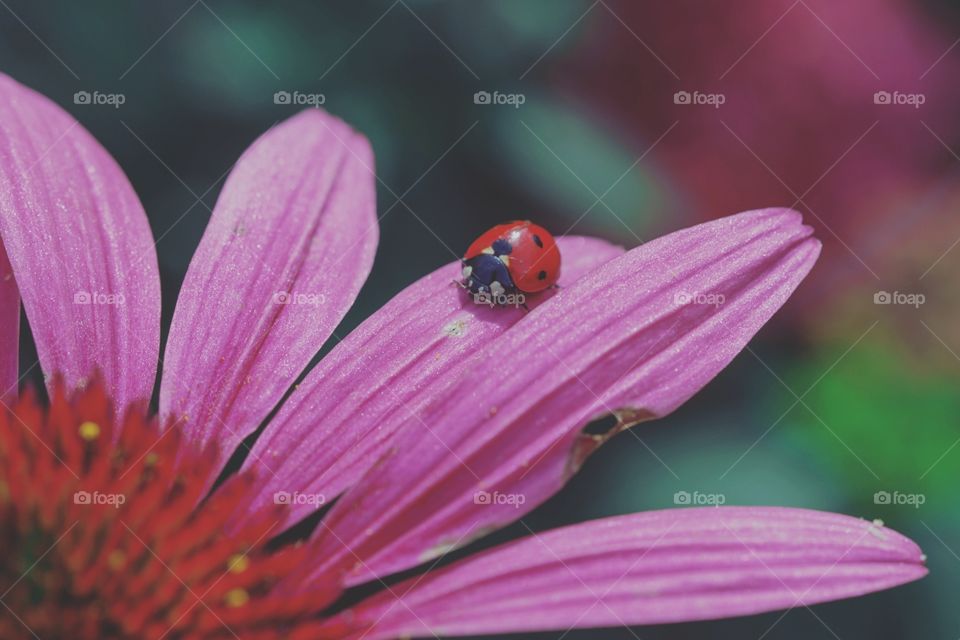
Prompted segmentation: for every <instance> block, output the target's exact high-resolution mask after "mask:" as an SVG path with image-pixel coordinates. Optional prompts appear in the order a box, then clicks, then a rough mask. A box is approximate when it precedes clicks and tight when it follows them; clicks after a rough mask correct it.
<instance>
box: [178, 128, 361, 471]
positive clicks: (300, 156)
mask: <svg viewBox="0 0 960 640" xmlns="http://www.w3.org/2000/svg"><path fill="white" fill-rule="evenodd" d="M375 196H376V194H375V189H374V173H373V152H372V150H371V149H370V146H369V144H368V143H367V141H366V139H365V138H363V137H362V136H360V135H359V134H357V133H355V132H354V131H352V130H351V129H350V128H349V127H348V126H347V125H346V124H345V123H344V122H342V121H340V120H338V119H337V118H334V117H333V116H330V115H328V114H326V113H325V112H323V111H321V110H319V109H311V110H308V111H304V112H302V113H300V114H298V115H296V116H294V117H293V118H290V119H289V120H287V121H285V122H283V123H281V124H279V125H277V126H276V127H274V128H273V129H271V130H270V131H268V132H267V133H265V134H264V135H262V136H261V137H260V138H259V139H258V140H257V141H256V142H254V143H253V145H252V146H251V147H250V148H249V149H247V151H246V152H245V153H244V154H243V156H241V158H240V160H239V161H238V162H237V165H236V166H235V167H234V169H233V171H232V172H231V174H230V176H229V178H227V181H226V184H225V185H224V187H223V191H222V192H221V194H220V197H219V199H218V200H217V204H216V207H215V208H214V212H213V217H212V218H211V219H210V223H209V225H208V226H207V230H206V232H205V233H204V236H203V239H202V240H201V242H200V246H199V248H198V249H197V252H196V254H195V255H194V257H193V260H192V262H191V263H190V268H189V270H188V271H187V275H186V278H185V279H184V282H183V287H182V289H181V291H180V298H179V300H178V301H177V308H176V311H175V312H174V316H173V323H172V326H171V328H170V337H169V341H168V343H167V349H166V354H165V359H164V364H163V378H162V382H161V387H160V409H161V412H162V413H163V414H167V413H168V412H169V413H172V414H174V416H175V417H176V418H178V419H179V420H180V421H181V423H182V424H184V425H185V427H184V429H185V430H186V432H187V433H188V434H189V435H190V436H191V437H193V438H194V439H195V440H196V441H197V442H198V444H202V443H205V442H207V441H209V440H211V439H213V438H214V437H216V439H217V441H218V444H219V447H220V451H221V454H222V455H223V456H229V454H230V453H231V452H232V451H233V450H234V449H235V448H236V446H237V445H238V444H239V443H240V441H241V440H242V439H243V437H244V436H246V435H247V434H248V433H250V432H251V431H253V430H254V429H255V428H256V427H257V426H258V424H259V423H260V422H261V421H262V420H263V419H264V418H265V417H266V415H267V414H268V413H269V412H270V410H271V409H273V407H274V406H275V405H276V404H277V402H278V401H279V400H280V398H281V397H282V395H283V394H284V392H285V391H286V390H287V389H288V388H289V387H290V385H291V384H292V383H293V381H294V380H295V379H296V377H297V376H298V375H299V374H300V373H301V372H302V371H303V370H304V368H306V366H307V364H308V363H309V361H310V359H311V358H312V357H313V356H314V355H315V354H316V352H317V351H318V350H319V349H320V347H321V346H322V345H323V343H324V342H325V341H326V339H327V338H328V337H329V336H330V333H331V332H332V331H333V329H334V328H335V327H336V325H337V324H338V323H339V322H340V320H341V318H342V317H343V315H344V313H346V311H347V309H348V308H349V307H350V305H351V304H353V301H354V299H355V298H356V295H357V292H358V291H359V290H360V287H361V286H362V284H363V282H364V280H365V279H366V277H367V274H368V273H369V272H370V267H371V266H372V264H373V255H374V252H375V250H376V245H377V236H378V229H377V219H376V208H375V206H376V205H375Z"/></svg>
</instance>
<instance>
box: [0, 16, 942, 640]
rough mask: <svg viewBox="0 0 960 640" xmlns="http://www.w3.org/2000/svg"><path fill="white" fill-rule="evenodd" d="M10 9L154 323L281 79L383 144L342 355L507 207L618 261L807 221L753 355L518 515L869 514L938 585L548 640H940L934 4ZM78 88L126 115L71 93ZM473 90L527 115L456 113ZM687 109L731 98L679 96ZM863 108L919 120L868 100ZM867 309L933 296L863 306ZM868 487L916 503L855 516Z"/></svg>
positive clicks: (14, 41) (27, 74) (5, 21)
mask: <svg viewBox="0 0 960 640" xmlns="http://www.w3.org/2000/svg"><path fill="white" fill-rule="evenodd" d="M0 5H2V6H0V59H2V71H4V72H6V73H8V74H10V75H12V76H14V77H15V78H16V79H18V80H20V81H21V82H23V83H25V84H28V85H30V86H32V87H33V88H35V89H37V90H39V91H41V92H42V93H44V94H46V95H48V96H50V97H51V98H52V99H53V100H55V101H57V102H58V103H59V104H61V105H63V106H64V107H65V108H66V109H67V110H69V111H70V112H71V113H72V114H74V115H75V116H76V117H77V118H78V119H79V120H80V121H81V122H82V123H83V124H84V126H86V127H87V128H88V129H90V131H91V132H92V133H93V134H94V135H95V136H96V137H97V139H99V140H100V141H101V142H102V143H103V144H104V145H105V146H106V148H107V149H108V150H109V151H110V152H111V153H112V154H113V155H114V156H115V157H116V158H117V160H118V161H119V163H120V164H121V166H122V167H123V168H124V170H125V171H126V173H127V175H128V176H129V177H130V180H131V181H132V183H133V185H134V187H135V188H136V190H137V193H138V194H139V195H140V197H141V199H142V201H143V203H144V206H145V208H146V210H147V214H148V215H149V217H150V223H151V225H152V228H153V232H154V235H155V237H156V238H158V240H159V241H158V245H157V250H158V254H159V260H160V269H161V278H162V283H163V294H164V331H166V329H167V327H168V325H169V320H170V316H171V314H172V311H173V305H174V302H175V300H176V294H177V291H178V289H179V286H180V282H181V280H182V278H183V275H184V273H185V270H186V268H187V265H188V264H189V261H190V257H191V255H192V252H193V250H194V248H195V247H196V245H197V243H198V242H199V240H200V237H201V235H202V233H203V230H204V227H205V225H206V223H207V220H208V219H209V216H210V209H211V207H212V206H213V204H214V202H215V199H216V196H217V194H218V192H219V190H220V187H221V186H222V182H223V178H224V177H225V175H226V173H227V172H228V170H229V169H230V167H231V165H232V163H233V162H234V161H235V160H236V158H237V157H238V156H239V154H240V153H241V152H242V151H243V149H244V148H245V147H246V146H247V145H249V144H250V142H252V141H253V140H254V139H255V137H256V136H258V135H259V134H260V133H262V132H263V131H265V130H266V129H268V128H269V127H270V126H271V125H272V124H274V123H275V122H277V121H278V120H281V119H283V118H286V117H288V116H290V115H292V114H293V113H294V112H295V111H296V110H297V109H298V108H299V107H295V106H291V105H282V104H280V105H278V104H275V102H274V94H275V92H277V91H287V92H290V93H293V92H300V93H302V94H322V95H323V97H324V100H325V103H324V106H325V108H326V109H328V110H329V111H331V112H333V113H335V114H337V115H339V116H340V117H342V118H344V119H345V120H347V121H348V122H350V123H351V124H352V125H353V126H355V127H356V128H357V129H359V130H360V131H362V132H364V133H365V134H366V135H367V136H368V137H369V138H370V140H371V142H372V144H373V147H374V149H375V152H376V155H377V167H378V174H379V178H380V180H381V183H380V184H379V187H378V212H379V213H380V214H381V215H382V216H383V219H382V220H381V238H382V240H381V244H380V248H379V251H378V255H377V261H376V264H375V267H374V270H373V274H372V276H371V278H370V280H369V282H368V284H367V286H366V288H365V289H364V290H363V292H362V293H361V295H360V298H359V300H358V302H357V304H356V306H355V308H354V309H353V310H352V311H351V313H350V314H349V316H348V317H347V319H346V320H345V322H344V326H342V327H341V328H340V329H338V330H337V333H338V334H339V335H344V334H345V333H346V332H347V331H348V330H349V329H350V328H352V327H353V326H355V325H356V324H357V323H358V322H359V321H360V320H362V319H363V318H364V317H366V316H367V315H369V314H370V313H372V312H373V311H374V310H375V309H377V308H378V307H379V306H380V305H382V304H383V303H384V302H385V301H386V300H388V299H389V298H390V297H391V296H392V295H393V294H395V293H396V292H398V291H399V290H400V289H402V288H403V287H404V286H406V285H407V284H409V283H410V282H412V281H413V280H414V279H416V278H418V277H419V276H421V275H423V274H424V273H426V272H428V271H430V270H432V269H434V268H436V267H437V266H439V265H440V264H442V263H444V262H447V261H449V260H452V259H454V258H456V257H458V255H459V253H460V252H462V250H463V249H464V248H465V247H466V246H467V244H468V243H469V242H470V241H471V240H472V239H473V237H475V236H476V235H478V234H479V233H480V232H482V231H483V230H485V229H486V228H487V227H489V226H491V225H493V224H495V223H498V222H501V221H503V220H505V219H511V218H515V217H532V218H534V219H536V220H537V221H539V222H541V223H542V224H544V225H546V226H548V227H550V228H552V229H554V230H555V231H556V232H557V233H562V232H564V231H568V230H569V231H568V232H570V233H578V234H593V235H599V236H602V237H605V238H607V239H609V240H611V241H615V242H618V243H620V244H623V245H625V246H627V247H633V246H636V245H637V244H639V243H640V242H642V241H643V240H646V239H649V238H652V237H654V236H656V235H658V234H661V233H664V232H668V231H671V230H675V229H678V228H680V227H683V226H687V225H689V224H692V223H696V222H698V221H702V220H708V219H712V218H715V217H718V216H721V215H726V214H730V213H734V212H736V211H739V210H743V209H751V208H758V207H763V206H770V205H783V206H794V207H796V208H798V209H800V210H801V211H803V212H804V213H805V215H806V217H807V220H808V222H809V223H810V224H812V225H813V226H814V227H815V228H816V229H817V234H818V236H819V237H820V238H821V239H822V240H823V241H824V245H825V246H824V253H823V257H822V258H821V261H820V263H819V264H818V265H817V267H816V268H815V269H814V271H813V272H812V274H811V275H810V277H809V278H808V279H807V281H806V282H805V283H804V284H803V285H802V287H801V289H800V290H799V291H798V292H797V294H796V296H795V297H794V298H793V299H792V300H791V302H790V303H789V304H788V305H787V306H786V307H785V308H784V309H783V311H781V312H780V314H779V315H778V316H777V317H776V318H775V320H774V321H773V322H772V323H771V324H770V325H769V326H768V327H767V328H765V329H764V330H763V331H762V332H761V334H760V335H759V336H758V338H757V339H756V340H755V341H754V343H753V344H752V347H751V349H752V351H751V352H750V353H747V352H745V353H744V354H743V355H741V356H740V357H739V358H738V359H737V360H736V361H735V362H734V363H733V365H731V367H730V368H729V369H728V370H726V371H725V372H724V373H723V374H722V375H721V376H720V377H719V378H718V379H717V380H716V381H715V382H713V383H712V384H711V385H710V386H709V387H708V388H707V389H706V390H705V391H704V392H703V393H701V394H700V395H699V396H697V397H696V398H695V399H694V400H692V401H691V402H689V403H688V404H687V405H686V406H685V407H683V408H682V409H680V410H679V411H677V412H676V413H675V414H674V415H672V416H670V417H668V418H666V419H663V420H660V421H657V422H654V423H650V424H645V425H641V426H639V427H637V428H636V429H635V430H634V431H633V432H631V433H629V434H624V435H621V436H620V437H619V438H618V439H617V440H616V444H614V445H608V446H607V447H605V448H604V449H602V450H601V451H600V452H599V453H597V454H596V455H595V456H594V457H593V458H591V459H590V460H589V462H588V463H587V464H586V466H585V468H584V469H583V471H582V472H581V473H580V474H579V475H578V476H577V477H576V478H575V479H574V480H573V481H572V482H571V483H570V485H569V486H568V488H567V489H565V490H564V491H563V492H561V494H559V495H558V496H556V497H555V498H554V499H553V500H551V501H550V502H549V503H548V504H547V505H544V506H543V507H542V508H540V509H538V510H537V511H535V512H534V513H532V514H531V515H530V516H529V517H527V518H525V522H526V523H527V525H529V526H530V527H531V528H532V529H534V530H540V529H544V528H548V527H552V526H556V525H559V524H566V523H573V522H578V521H581V520H583V519H586V518H592V517H599V516H606V515H613V514H619V513H628V512H633V511H638V510H645V509H657V508H670V507H673V506H674V493H675V492H677V491H690V492H693V491H700V492H703V493H716V494H721V495H722V496H723V497H724V499H725V500H726V503H727V504H777V505H790V506H804V507H813V508H819V509H825V510H830V511H838V512H843V513H848V514H851V515H857V516H862V517H866V518H871V519H872V518H876V517H879V518H883V519H884V521H885V522H886V523H887V524H888V525H890V526H892V527H894V528H896V529H898V530H900V531H902V532H904V533H906V534H907V535H909V536H910V537H912V538H913V539H915V540H917V541H918V542H919V544H920V545H921V546H922V547H923V548H924V550H925V552H926V553H927V554H928V564H929V567H930V570H931V574H930V576H928V577H927V578H925V579H924V580H922V581H920V582H919V583H915V584H911V585H907V586H905V587H901V588H898V589H895V590H893V591H890V592H886V593H881V594H877V595H873V596H868V597H865V598H861V599H858V600H850V601H845V602H839V603H833V604H827V605H821V606H817V607H813V608H812V610H806V609H803V608H801V609H799V610H795V611H791V612H789V613H787V614H786V615H783V614H781V613H774V614H768V615H761V616H754V617H751V618H745V619H739V620H731V621H718V622H711V623H698V624H678V625H669V626H662V627H653V628H649V627H647V628H636V629H633V630H628V629H615V630H608V631H603V632H595V631H586V632H570V633H567V634H563V635H562V636H561V634H559V633H546V634H543V637H544V638H557V637H568V638H600V637H603V638H633V637H640V638H701V637H717V636H724V637H736V638H758V639H759V638H771V639H772V638H810V637H823V638H831V637H833V638H842V639H844V640H847V639H854V638H870V639H871V640H877V639H879V638H903V637H910V638H956V637H958V636H960V616H958V614H957V608H956V604H955V602H956V598H957V593H958V588H960V555H958V550H960V540H958V537H957V534H958V531H960V508H958V505H957V495H956V488H955V487H956V486H957V482H956V481H957V479H958V473H957V472H958V471H960V447H958V446H957V445H958V442H960V427H958V415H960V394H958V382H960V357H958V355H957V354H958V353H960V326H958V323H957V321H956V320H957V317H958V316H957V311H958V305H960V297H958V292H957V284H956V278H955V274H956V273H957V268H958V266H960V248H957V249H954V245H955V243H956V242H957V240H958V239H960V219H958V218H960V215H958V204H960V184H958V173H957V169H958V166H960V156H958V151H960V119H958V114H960V108H958V107H960V92H958V90H960V87H958V83H957V78H958V73H957V71H958V68H960V46H956V45H957V40H958V38H960V8H958V7H956V6H955V5H954V4H951V3H947V2H934V1H930V2H917V1H914V2H907V1H906V0H902V1H898V0H845V1H844V2H836V1H830V0H796V1H794V0H741V1H739V2H736V3H733V2H728V1H723V0H681V1H677V2H654V1H652V0H651V1H649V2H648V1H634V2H627V1H625V0H623V1H616V0H598V1H597V2H590V1H586V0H512V1H511V0H490V1H484V2H466V1H465V0H453V1H447V2H440V1H428V0H403V1H400V0H398V1H397V2H392V1H391V0H388V1H385V2H380V1H368V2H346V1H345V2H294V1H288V2H273V3H268V2H252V1H250V2H240V1H234V2H221V1H217V0H202V1H198V2H193V1H192V0H187V1H169V2H166V1H165V2H152V3H147V2H140V3H133V2H129V3H127V2H124V3H121V2H116V1H108V0H103V1H89V0H85V1H84V2H75V1H72V0H62V1H50V2H33V1H26V0H21V1H15V0H2V1H0ZM78 91H88V92H91V93H92V92H94V91H99V92H101V93H106V94H110V93H113V94H122V95H123V97H124V103H123V104H122V105H121V106H120V107H119V108H114V107H112V106H109V105H84V104H75V102H74V94H75V92H78ZM478 91H488V92H491V93H492V92H494V91H497V92H500V93H501V94H519V95H522V97H523V104H522V105H520V106H519V107H517V108H514V107H513V106H511V105H496V104H475V101H474V94H475V92H478ZM678 91H687V92H690V93H694V92H699V93H700V94H719V95H722V97H723V98H722V99H723V104H721V105H719V106H718V107H717V108H714V106H712V105H709V104H677V103H676V102H675V100H674V94H675V93H676V92H678ZM878 91H887V92H890V93H891V94H894V92H899V93H900V94H902V95H919V96H922V101H923V104H921V105H919V106H917V107H914V106H913V105H911V104H883V103H882V100H881V103H880V104H878V103H877V101H876V100H875V99H874V94H875V93H876V92H878ZM916 101H917V100H916V99H914V102H916ZM878 291H890V292H893V291H899V292H904V293H914V294H916V293H922V294H923V295H924V296H925V302H924V304H923V305H921V306H919V307H916V308H915V307H911V306H904V305H877V304H874V294H875V293H877V292H878ZM33 360H34V358H31V357H30V353H29V351H27V353H25V354H24V356H23V357H22V361H23V362H24V363H25V364H26V363H30V362H33ZM33 373H34V374H35V372H33ZM878 491H888V492H891V493H892V492H895V491H896V492H900V493H901V494H910V495H918V496H922V498H923V501H924V502H923V504H922V505H921V506H919V507H916V508H915V507H913V506H909V505H884V504H877V503H876V501H875V499H874V494H875V493H876V492H878ZM523 531H525V529H523V528H518V527H514V528H513V529H511V530H509V531H507V532H505V533H503V534H501V535H499V536H498V538H503V537H507V536H510V535H515V534H519V533H522V532H523Z"/></svg>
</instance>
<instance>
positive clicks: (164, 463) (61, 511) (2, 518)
mask: <svg viewBox="0 0 960 640" xmlns="http://www.w3.org/2000/svg"><path fill="white" fill-rule="evenodd" d="M51 395H52V398H51V401H50V405H49V407H47V408H45V407H43V406H41V404H40V403H39V402H38V400H37V398H36V395H35V394H34V393H31V392H30V391H29V390H28V391H27V392H26V393H25V394H24V395H23V397H21V398H20V399H19V400H17V401H16V402H15V403H14V404H13V406H9V407H4V408H2V409H0V548H2V550H3V551H2V555H0V604H2V605H3V607H0V638H4V639H7V638H21V637H22V638H34V637H41V638H54V637H55V638H66V637H69V638H78V639H87V638H90V639H95V638H96V639H100V638H164V639H166V638H235V637H239V638H243V639H244V640H247V639H248V638H281V637H283V638H288V637H290V638H293V637H323V636H320V635H317V626H318V625H319V624H320V622H321V620H320V618H319V612H320V611H321V610H322V609H323V608H324V607H326V606H327V605H329V604H330V603H331V602H332V601H333V600H334V599H335V598H336V597H337V596H338V595H339V590H338V588H337V586H336V585H335V584H319V585H318V584H315V583H312V584H310V586H309V587H306V586H304V584H302V582H301V581H300V580H298V579H297V577H298V575H300V574H299V572H300V571H302V570H303V568H304V565H305V564H306V563H305V559H306V556H307V554H308V553H309V549H310V546H309V544H297V545H288V546H285V547H282V548H280V549H274V548H273V547H272V546H271V545H270V544H269V542H270V540H271V539H272V538H274V537H275V536H276V535H277V534H279V533H280V531H279V530H277V527H278V526H279V523H280V522H281V518H280V515H281V513H280V511H279V510H281V509H283V508H285V507H284V506H283V505H276V508H275V509H273V508H271V509H264V510H261V511H259V512H256V513H250V512H248V510H247V505H248V504H249V500H250V497H251V495H252V488H253V483H254V482H255V478H254V476H253V475H252V474H238V475H234V476H232V477H231V478H229V479H228V480H227V481H226V482H225V483H224V484H223V485H222V486H220V487H219V488H218V489H217V490H216V491H215V492H214V493H213V494H212V495H211V496H209V497H207V498H206V499H205V498H204V496H205V493H206V491H207V490H208V488H209V486H210V485H211V483H212V482H213V480H214V479H215V478H216V474H217V472H218V471H219V470H220V469H219V467H218V466H217V465H216V462H215V460H216V458H215V456H214V455H213V450H212V449H210V450H208V451H206V452H200V451H196V450H195V449H194V448H193V447H191V446H190V444H189V443H188V442H186V441H185V440H184V439H183V437H182V436H181V434H180V432H179V431H178V430H177V429H176V428H174V427H172V426H171V427H170V428H167V429H166V430H160V429H159V428H158V425H157V422H156V420H155V419H150V418H148V417H147V415H146V411H145V408H144V407H131V408H129V409H128V410H127V411H126V418H125V419H124V421H123V424H122V425H119V426H117V425H115V424H114V420H113V418H112V416H113V410H112V408H111V406H110V402H109V399H108V398H107V396H106V394H105V392H104V390H103V387H102V385H101V384H99V383H93V384H91V385H89V386H88V387H87V388H86V389H83V390H80V391H77V392H75V393H73V394H72V395H71V396H69V397H68V394H67V393H66V392H65V391H64V390H63V388H62V385H59V384H57V385H55V389H54V391H53V392H52V394H51Z"/></svg>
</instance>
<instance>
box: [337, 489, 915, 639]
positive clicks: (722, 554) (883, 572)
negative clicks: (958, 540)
mask: <svg viewBox="0 0 960 640" xmlns="http://www.w3.org/2000/svg"><path fill="white" fill-rule="evenodd" d="M923 562H924V556H923V554H922V553H921V551H920V549H919V548H918V547H917V545H915V544H914V543H913V542H912V541H911V540H909V539H908V538H905V537H904V536H902V535H900V534H899V533H897V532H895V531H893V530H891V529H887V528H885V527H883V526H882V525H880V524H879V523H877V524H875V523H870V522H867V521H865V520H859V519H856V518H851V517H848V516H842V515H835V514H831V513H823V512H818V511H808V510H805V509H788V508H777V507H721V508H698V509H671V510H667V511H652V512H649V513H642V514H634V515H628V516H619V517H614V518H607V519H603V520H594V521H592V522H585V523H582V524H578V525H574V526H571V527H565V528H562V529H555V530H553V531H548V532H546V533H542V534H537V535H533V536H530V537H527V538H523V539H520V540H517V541H515V542H510V543H507V544H504V545H501V546H499V547H496V548H494V549H490V550H488V551H485V552H482V553H480V554H478V555H476V556H473V557H469V558H467V559H465V560H461V561H459V562H456V563H454V564H452V565H450V566H448V567H445V568H443V569H440V570H437V571H433V572H431V573H428V574H427V575H425V576H422V577H416V578H412V579H410V580H407V581H406V582H402V583H400V584H396V585H393V586H392V587H391V589H390V591H388V592H383V593H382V594H380V595H378V596H375V597H373V598H371V599H370V600H368V601H367V602H362V603H360V604H359V605H357V606H356V607H354V608H353V609H352V610H350V611H348V612H347V613H346V614H344V615H343V616H342V617H341V621H345V622H347V623H348V624H349V625H351V626H352V627H353V628H356V629H358V631H357V635H358V636H359V635H361V634H362V635H363V637H364V638H366V639H367V640H373V639H375V638H395V637H410V636H429V637H433V636H434V635H435V634H436V635H438V636H446V635H464V634H488V633H504V632H522V631H546V630H552V629H570V628H578V627H581V628H582V627H604V626H620V625H644V624H661V623H667V622H683V621H690V620H708V619H713V618H727V617H733V616H742V615H750V614H755V613H762V612H765V611H773V610H776V609H785V608H789V607H795V606H804V605H812V604H815V603H818V602H826V601H830V600H838V599H841V598H849V597H853V596H859V595H863V594H867V593H871V592H874V591H879V590H882V589H888V588H890V587H894V586H897V585H900V584H903V583H905V582H910V581H912V580H916V579H918V578H920V577H922V576H924V575H925V574H926V573H927V570H926V568H925V567H924V566H923ZM394 594H396V595H394Z"/></svg>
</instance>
